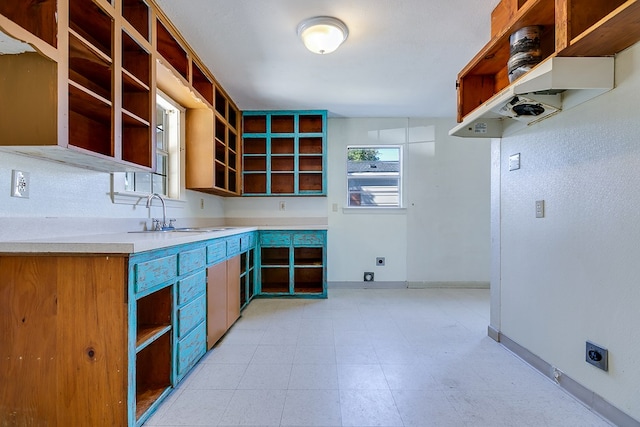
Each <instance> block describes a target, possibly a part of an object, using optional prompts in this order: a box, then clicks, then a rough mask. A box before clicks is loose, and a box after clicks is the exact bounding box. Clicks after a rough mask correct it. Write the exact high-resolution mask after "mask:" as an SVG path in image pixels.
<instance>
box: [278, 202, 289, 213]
mask: <svg viewBox="0 0 640 427" xmlns="http://www.w3.org/2000/svg"><path fill="white" fill-rule="evenodd" d="M279 209H280V210H281V211H286V210H287V203H286V202H284V201H280V205H279Z"/></svg>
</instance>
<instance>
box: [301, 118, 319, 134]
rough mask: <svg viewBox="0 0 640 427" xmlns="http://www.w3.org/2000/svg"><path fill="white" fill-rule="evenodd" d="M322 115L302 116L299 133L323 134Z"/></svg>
mask: <svg viewBox="0 0 640 427" xmlns="http://www.w3.org/2000/svg"><path fill="white" fill-rule="evenodd" d="M322 124H323V120H322V115H321V114H309V115H301V116H300V119H299V124H298V132H299V133H322V132H323V129H322Z"/></svg>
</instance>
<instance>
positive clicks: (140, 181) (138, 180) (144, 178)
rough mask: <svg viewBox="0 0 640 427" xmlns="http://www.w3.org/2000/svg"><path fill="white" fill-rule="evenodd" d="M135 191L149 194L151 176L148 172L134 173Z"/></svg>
mask: <svg viewBox="0 0 640 427" xmlns="http://www.w3.org/2000/svg"><path fill="white" fill-rule="evenodd" d="M134 185H135V189H136V191H139V192H142V193H151V174H150V173H148V172H136V174H135V184H134Z"/></svg>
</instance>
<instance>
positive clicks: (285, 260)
mask: <svg viewBox="0 0 640 427" xmlns="http://www.w3.org/2000/svg"><path fill="white" fill-rule="evenodd" d="M260 264H261V265H263V266H264V265H269V266H274V265H279V266H287V267H288V266H289V247H276V248H269V247H267V248H262V249H261V252H260Z"/></svg>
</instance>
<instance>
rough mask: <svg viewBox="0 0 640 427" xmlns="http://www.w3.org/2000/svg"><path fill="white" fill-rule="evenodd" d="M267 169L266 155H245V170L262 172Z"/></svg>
mask: <svg viewBox="0 0 640 427" xmlns="http://www.w3.org/2000/svg"><path fill="white" fill-rule="evenodd" d="M266 170H267V157H266V156H251V157H249V156H245V157H244V171H245V172H264V171H266Z"/></svg>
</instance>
